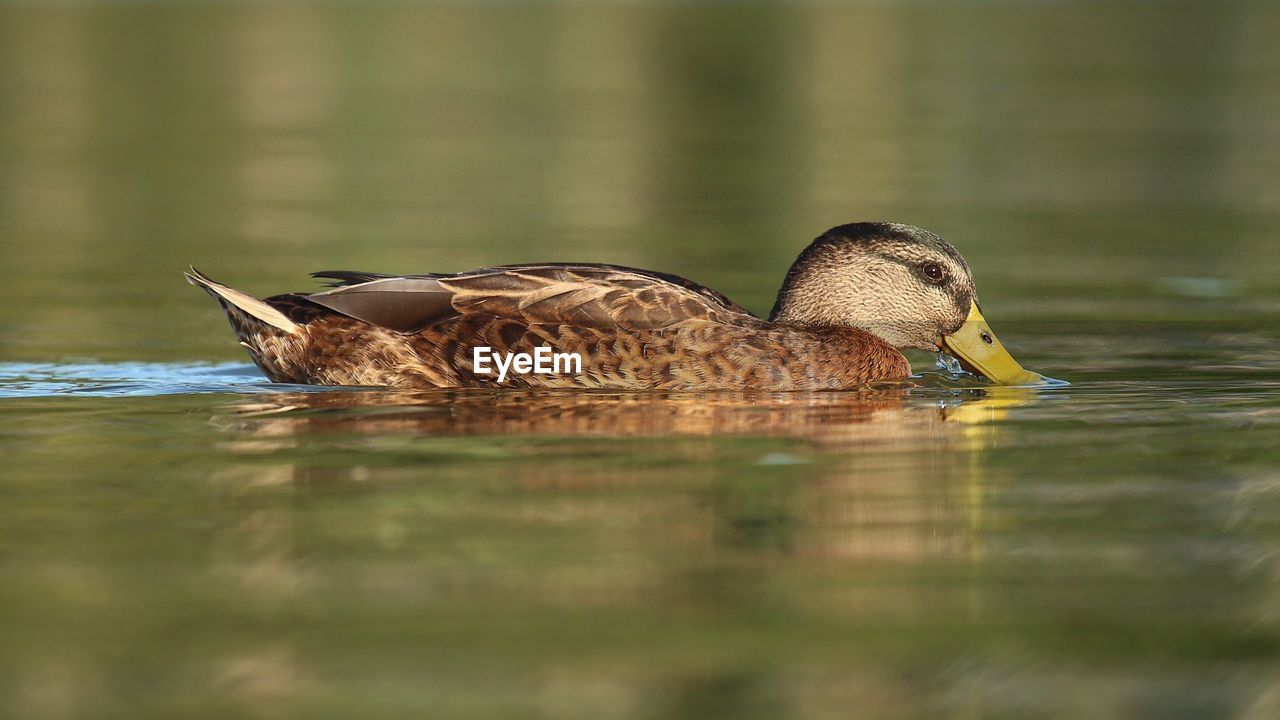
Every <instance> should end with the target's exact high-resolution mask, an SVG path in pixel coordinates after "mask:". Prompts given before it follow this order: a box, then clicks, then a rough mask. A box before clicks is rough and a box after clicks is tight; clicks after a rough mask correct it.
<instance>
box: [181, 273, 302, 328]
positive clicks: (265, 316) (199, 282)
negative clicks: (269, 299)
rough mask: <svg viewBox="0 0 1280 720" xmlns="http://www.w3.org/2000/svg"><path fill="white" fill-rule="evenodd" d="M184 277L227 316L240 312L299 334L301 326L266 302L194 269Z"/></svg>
mask: <svg viewBox="0 0 1280 720" xmlns="http://www.w3.org/2000/svg"><path fill="white" fill-rule="evenodd" d="M183 275H185V276H186V277H187V282H189V283H191V284H192V285H195V286H196V287H198V288H201V289H203V290H204V291H205V292H207V293H209V295H211V296H213V299H214V300H217V301H218V304H219V305H221V306H222V309H223V310H226V311H227V314H229V315H230V314H234V313H236V312H237V311H238V312H239V313H241V314H243V315H248V316H249V317H252V318H256V319H257V320H260V321H261V322H264V323H266V324H268V325H270V326H272V327H274V328H276V329H278V330H283V331H284V332H287V333H289V334H297V332H298V328H299V325H298V324H297V323H295V322H294V321H292V320H290V319H289V318H287V317H285V315H284V313H282V312H280V311H279V310H277V309H275V308H273V307H271V306H270V305H268V304H267V303H266V302H263V301H262V300H259V299H257V298H255V297H252V296H250V295H246V294H244V293H242V292H240V291H239V290H236V289H234V288H229V287H227V286H226V285H223V284H222V283H220V282H218V281H216V280H213V279H212V278H210V277H209V276H207V275H205V274H204V273H202V272H200V271H199V270H197V269H195V268H194V267H192V268H191V269H190V270H188V271H187V272H185V273H183ZM233 320H234V318H233Z"/></svg>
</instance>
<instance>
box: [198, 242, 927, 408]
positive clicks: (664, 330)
mask: <svg viewBox="0 0 1280 720" xmlns="http://www.w3.org/2000/svg"><path fill="white" fill-rule="evenodd" d="M316 275H317V276H318V277H324V278H328V279H331V280H336V281H337V283H338V286H337V287H335V288H333V289H331V290H328V291H325V292H322V293H316V294H309V295H308V294H288V295H279V296H275V297H272V298H268V299H267V300H266V301H256V302H265V304H266V305H268V306H269V307H270V308H271V309H273V310H275V311H276V312H278V313H279V314H280V315H281V316H283V317H285V318H287V319H288V324H289V325H292V327H289V326H288V325H286V324H285V323H282V322H279V321H276V322H271V321H270V320H271V319H272V318H267V319H266V320H264V318H263V317H259V316H260V315H263V314H264V313H263V312H262V311H261V310H259V311H258V312H257V313H256V314H255V312H253V311H252V310H253V308H249V309H246V308H242V307H240V306H239V304H238V303H237V302H236V298H235V297H234V296H233V297H232V298H228V297H227V295H226V293H223V292H220V291H219V290H218V289H219V288H222V289H224V290H229V289H227V288H226V287H225V286H222V285H219V284H217V283H214V282H213V281H211V280H209V279H208V278H206V277H204V276H202V275H199V274H198V273H195V274H193V275H191V276H190V277H191V279H192V281H193V282H194V283H196V284H199V285H201V286H203V287H205V289H206V290H209V291H210V293H211V294H213V295H214V296H215V297H216V298H218V299H219V301H220V302H221V303H222V304H223V306H224V308H226V309H227V311H228V316H229V317H230V318H231V322H232V325H233V327H234V328H235V329H236V332H237V334H238V335H240V338H241V341H242V344H243V345H245V347H246V348H248V349H249V351H250V354H251V355H252V356H253V358H254V360H255V362H257V363H258V365H259V366H260V367H261V368H262V369H263V371H264V372H265V373H266V374H267V375H268V376H269V377H271V378H272V379H273V380H277V381H281V382H295V383H308V384H323V385H374V386H389V387H412V388H441V387H530V388H532V387H546V388H608V389H621V390H718V389H747V388H758V389H766V390H811V389H838V388H847V387H853V386H857V385H860V384H865V383H868V382H872V381H876V380H893V379H900V378H904V377H906V376H907V375H908V374H909V373H910V367H909V365H908V364H907V363H906V360H905V358H903V357H902V355H901V353H899V352H898V351H897V350H895V349H894V348H892V347H890V346H888V345H887V344H885V343H884V342H883V341H881V340H879V339H878V338H876V337H875V336H873V335H871V334H870V333H867V332H864V331H862V330H857V329H849V328H800V327H789V326H781V325H773V324H770V323H767V322H765V321H764V320H761V319H760V318H757V317H755V316H753V315H751V314H750V313H749V312H747V311H746V310H745V309H743V308H742V307H740V306H738V305H737V304H735V303H733V302H732V301H730V300H729V299H728V298H727V297H725V296H724V295H722V294H720V293H718V292H716V291H714V290H712V289H710V288H707V287H705V286H702V285H699V284H697V283H693V282H691V281H689V280H686V279H684V278H681V277H678V276H674V275H667V274H663V273H655V272H651V271H644V270H636V269H633V268H625V267H619V266H611V265H567V264H542V265H517V266H504V267H496V268H484V269H481V270H476V271H471V272H466V273H458V274H454V275H436V274H428V275H412V276H386V275H378V274H372V273H359V272H347V271H329V272H324V273H317V274H316ZM231 292H233V293H234V292H235V291H231ZM237 295H243V294H242V293H237ZM228 300H230V302H228Z"/></svg>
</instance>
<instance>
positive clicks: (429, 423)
mask: <svg viewBox="0 0 1280 720" xmlns="http://www.w3.org/2000/svg"><path fill="white" fill-rule="evenodd" d="M1034 401H1035V395H1034V392H1033V391H1030V390H1026V389H1023V388H991V389H984V390H980V391H979V390H972V391H957V392H956V393H955V394H950V395H947V396H940V395H936V394H935V395H932V396H925V397H921V396H918V395H916V396H913V395H912V393H911V387H910V386H905V385H886V386H881V387H872V388H867V389H863V390H859V391H852V392H818V393H609V392H581V391H574V392H556V391H507V392H485V391H448V390H440V391H424V392H402V391H377V390H340V391H329V392H283V393H271V394H264V395H260V396H257V397H255V398H253V399H250V400H247V401H244V402H239V403H236V404H233V405H231V406H230V408H229V413H228V414H227V415H226V416H224V417H223V418H222V419H223V420H225V421H227V422H228V423H229V424H231V425H232V426H234V427H235V428H236V429H238V430H240V431H242V432H246V433H248V434H249V435H250V436H251V437H253V438H257V439H267V438H285V437H289V436H295V435H297V436H302V435H307V434H314V433H358V434H382V433H414V434H420V435H433V436H435V435H439V436H476V435H517V436H561V437H617V438H634V437H681V436H683V437H720V436H760V437H788V438H797V439H804V440H808V441H812V442H815V443H821V444H842V443H853V444H857V443H870V444H884V443H892V442H894V441H910V442H917V443H919V442H930V441H932V440H959V441H961V442H970V441H972V440H974V439H975V438H977V437H978V436H980V435H981V434H982V433H974V432H966V430H972V429H974V428H977V427H980V426H983V425H986V424H989V423H991V422H993V421H998V420H1001V419H1003V418H1004V417H1005V416H1006V415H1007V413H1008V410H1009V408H1012V407H1017V406H1021V405H1027V404H1030V403H1032V402H1034Z"/></svg>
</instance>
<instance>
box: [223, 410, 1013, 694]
mask: <svg viewBox="0 0 1280 720" xmlns="http://www.w3.org/2000/svg"><path fill="white" fill-rule="evenodd" d="M1034 402H1036V396H1035V394H1034V392H1031V391H1028V392H1018V391H1016V390H1013V389H998V390H996V391H994V392H993V391H990V390H985V389H984V390H970V389H960V390H952V389H945V388H944V389H939V388H937V387H931V388H918V387H915V388H913V387H906V386H884V387H875V388H868V389H866V390H863V391H859V392H843V393H811V394H796V393H779V394H769V393H763V394H750V395H743V394H737V395H735V394H726V393H713V394H670V395H655V394H618V393H554V392H536V393H484V392H442V391H435V392H423V393H413V394H406V393H402V392H382V391H321V392H284V393H271V394H263V395H260V396H257V397H254V398H251V399H248V400H245V401H243V402H238V403H235V404H233V405H230V406H229V407H228V408H227V409H226V410H225V411H224V412H223V413H222V414H221V415H220V416H219V418H218V420H219V422H220V423H221V424H222V425H223V426H224V427H225V429H226V431H227V432H226V441H225V442H226V445H225V448H226V449H227V450H228V451H229V452H231V453H232V454H236V455H242V456H243V462H241V463H237V464H236V465H235V467H233V468H230V469H228V470H226V471H224V472H223V473H222V474H221V475H220V476H219V478H218V480H220V481H222V482H223V483H224V484H226V485H228V486H230V487H231V489H232V492H231V493H229V497H231V498H234V499H233V502H236V503H241V504H243V505H244V506H245V507H244V510H245V512H246V514H247V515H248V516H250V517H252V518H254V522H251V523H250V522H246V523H244V524H242V525H241V526H239V527H238V528H237V531H236V532H235V533H234V534H235V535H236V537H235V538H234V540H233V541H232V542H231V545H232V546H234V547H235V548H236V549H237V550H238V552H237V553H236V554H235V557H236V560H237V563H236V566H237V567H238V569H239V571H240V572H239V575H238V577H240V578H241V585H242V587H243V588H244V592H245V593H246V595H247V596H249V597H252V598H255V602H257V603H258V604H265V605H274V604H276V603H278V602H280V601H281V600H287V599H292V598H295V597H298V596H299V595H304V596H309V597H310V596H323V595H325V594H326V593H339V594H340V595H341V596H342V597H345V598H349V599H351V604H350V605H349V607H350V608H352V612H354V613H355V616H354V617H355V620H354V622H360V621H361V620H363V621H364V622H370V623H375V622H377V621H378V615H377V613H378V612H380V611H381V610H380V608H383V609H385V608H386V607H387V604H386V601H385V598H388V597H393V598H395V599H396V601H395V602H396V604H397V605H396V606H397V607H400V606H404V607H409V608H413V613H415V617H417V616H420V617H423V618H434V619H435V622H437V623H438V622H440V620H439V619H440V618H451V620H450V622H452V623H454V624H455V625H456V627H457V628H458V629H457V632H456V634H455V635H452V636H451V637H453V638H455V639H456V644H451V645H449V648H448V649H449V652H452V653H459V654H462V655H465V654H466V653H467V652H469V650H468V648H469V647H471V645H473V644H474V645H478V646H482V647H489V648H493V647H497V648H499V651H502V652H505V650H503V648H506V646H505V645H504V643H505V642H506V640H504V638H503V636H501V634H500V631H498V630H494V629H493V628H491V627H490V625H489V623H490V622H491V617H493V616H500V615H509V616H511V617H519V618H523V619H524V620H525V621H526V622H527V623H528V624H529V626H530V627H546V628H547V629H546V631H545V635H538V636H536V637H534V641H535V642H544V643H545V646H546V648H547V652H548V653H549V654H550V655H551V657H547V658H540V659H539V660H538V663H539V664H538V666H537V667H536V668H535V667H529V668H521V672H527V673H528V675H527V678H528V679H529V681H530V682H531V683H532V686H534V687H542V688H544V691H543V694H542V695H541V696H540V697H543V699H544V701H545V702H547V703H548V704H550V705H551V706H554V708H555V709H560V706H559V705H558V703H560V702H562V701H563V702H570V701H571V698H572V700H573V701H576V700H577V699H578V695H577V694H568V695H565V694H562V693H559V692H557V691H556V688H558V687H560V684H562V683H563V682H564V679H565V678H572V679H573V686H574V687H575V688H576V687H579V686H581V684H582V683H583V682H587V681H590V680H592V679H593V678H595V679H597V680H598V679H599V678H598V668H596V667H594V666H592V665H590V664H589V663H587V664H584V663H582V662H579V661H578V660H577V659H576V657H575V656H566V655H557V654H556V650H555V648H556V647H558V645H557V643H558V642H559V638H560V633H561V632H562V630H563V628H562V626H561V625H560V624H559V623H560V622H561V621H562V619H563V618H564V617H570V616H566V615H565V614H564V613H565V611H569V612H572V613H578V612H582V613H585V614H586V615H592V616H594V615H593V614H598V615H599V616H600V617H604V618H609V619H610V622H613V623H616V624H617V625H618V627H619V628H620V629H619V630H617V631H616V632H618V633H623V634H624V635H625V634H626V633H628V632H635V633H636V634H634V635H625V636H626V637H628V638H630V640H628V642H627V643H625V644H623V645H619V646H618V647H617V648H616V649H615V648H613V647H612V646H610V645H609V643H610V642H612V641H611V640H610V639H609V638H610V637H613V635H611V632H614V631H611V630H608V629H601V630H600V632H601V635H600V639H599V643H600V646H598V647H596V646H594V645H592V647H596V650H597V651H598V652H600V653H604V654H606V656H607V655H608V654H609V653H611V652H615V651H616V652H619V653H621V656H620V657H623V658H631V659H635V658H646V659H648V660H646V662H647V661H649V660H651V661H653V662H654V663H655V666H654V667H653V668H651V669H650V671H649V672H648V674H644V675H643V676H642V677H632V676H626V675H623V676H619V677H618V678H616V679H617V680H618V682H619V685H618V687H617V688H614V689H615V690H616V691H617V692H619V693H622V694H623V695H630V694H634V695H635V696H637V697H639V696H641V695H643V696H645V697H656V698H661V701H662V702H664V703H666V705H665V706H664V707H666V708H667V709H669V710H671V711H672V712H671V713H670V714H672V715H673V716H676V715H689V714H692V713H694V711H695V710H697V709H699V708H701V709H708V708H711V709H723V710H725V711H726V712H725V713H722V714H738V713H736V710H738V709H741V708H742V707H762V708H767V709H768V710H769V711H770V712H769V714H770V715H774V714H777V715H785V714H788V712H787V711H789V710H790V711H795V710H796V709H806V710H807V709H810V708H813V707H815V706H819V709H824V710H831V709H834V708H841V707H845V706H846V704H847V702H848V701H850V700H851V698H850V697H848V696H847V693H846V691H845V690H842V688H847V687H849V686H850V683H854V684H855V685H856V686H857V687H858V688H861V689H862V690H860V691H859V693H861V694H860V695H859V697H861V698H864V699H865V697H867V696H870V697H874V699H875V702H876V703H877V704H879V705H880V706H881V707H884V708H900V709H905V708H909V707H911V705H912V702H913V698H914V697H915V695H916V693H917V692H918V691H919V688H917V687H915V686H914V685H913V684H912V682H910V681H909V680H904V679H903V678H901V677H898V676H897V675H895V674H894V673H892V672H887V671H881V670H879V669H877V668H876V667H875V666H874V664H866V663H862V662H859V661H857V659H856V657H854V658H844V653H845V652H846V651H847V648H854V647H856V646H857V645H858V643H859V642H860V639H862V638H863V637H864V635H871V636H873V635H874V631H873V630H867V629H866V628H875V627H876V626H877V625H879V624H880V623H883V622H896V623H900V624H905V626H907V627H911V626H914V625H916V624H918V625H920V626H921V627H925V626H929V625H931V624H932V623H937V622H942V623H948V624H965V623H973V622H980V621H981V620H982V615H983V613H984V612H985V608H986V607H987V605H988V604H989V598H987V597H986V595H987V591H988V588H987V587H986V586H984V585H983V584H982V583H981V581H980V577H981V573H976V572H970V570H972V569H973V568H974V567H975V566H977V565H980V564H981V563H982V562H983V561H984V553H983V550H982V543H983V537H984V533H983V527H984V524H985V521H984V506H985V504H986V503H985V500H984V498H985V494H986V492H987V488H988V487H989V486H990V485H991V484H992V483H997V484H998V483H1000V482H1001V478H1000V476H999V475H998V473H995V472H993V471H992V470H991V469H990V468H989V467H988V466H987V463H986V462H985V461H984V459H983V458H984V455H985V453H986V451H987V449H988V448H991V447H993V446H995V445H997V444H998V443H999V442H1000V441H1001V439H1002V425H1003V422H1002V421H1003V420H1005V419H1006V418H1007V417H1008V415H1009V414H1010V412H1011V411H1012V410H1013V409H1014V408H1016V407H1018V406H1023V405H1029V404H1031V403H1034ZM583 439H586V442H582V440H583ZM484 452H493V453H496V454H492V455H485V454H483V453H484ZM357 486H358V487H359V488H360V491H359V492H356V493H350V492H349V490H348V488H354V487H357ZM286 488H297V489H298V490H299V492H298V493H297V494H293V495H290V497H293V498H297V499H298V501H297V502H265V501H264V498H275V497H278V496H279V493H280V491H281V490H282V489H286ZM332 493H338V494H340V496H341V497H342V498H343V500H342V502H341V503H328V502H326V501H325V498H327V497H333V495H332ZM313 501H314V502H313ZM317 513H323V514H324V516H325V517H332V518H333V523H332V524H330V523H328V522H320V521H318V520H317V519H316V515H317ZM335 537H341V538H345V540H344V542H345V543H349V545H348V547H352V548H356V550H354V551H353V552H359V553H360V554H359V557H361V558H363V560H362V563H361V564H359V565H355V566H352V565H349V564H345V563H341V562H331V561H329V560H327V559H326V557H327V555H326V553H323V552H321V553H317V552H316V551H315V548H317V547H328V546H329V543H332V542H333V541H334V538H335ZM282 553H283V557H282ZM290 558H291V559H292V564H293V565H296V567H292V568H291V567H290V561H289V559H290ZM308 559H309V560H308ZM939 567H952V568H962V570H959V571H957V572H953V573H951V574H950V575H948V576H947V578H948V579H947V580H946V581H944V582H935V581H932V580H931V579H930V578H931V574H930V573H932V572H934V571H936V569H937V568H939ZM268 579H270V581H268ZM442 588H447V590H448V591H447V592H443V591H442ZM475 605H479V606H483V607H487V608H490V609H491V610H492V615H489V614H480V615H477V614H475V613H474V612H473V610H472V606H475ZM637 610H640V611H641V612H639V614H634V613H636V611H637ZM365 612H367V613H368V614H367V615H365V614H362V613H365ZM645 617H648V618H655V619H656V620H655V621H656V622H659V623H660V625H659V626H657V627H653V628H649V629H648V630H645V631H643V632H641V631H640V630H639V628H641V627H642V625H637V623H643V622H646V621H645V620H643V619H636V618H645ZM699 618H705V619H707V620H706V623H705V624H703V623H702V621H700V620H698V619H699ZM712 619H714V620H712ZM668 621H670V622H674V623H676V624H677V625H678V626H681V627H684V628H685V630H684V632H688V633H692V634H694V635H695V636H700V637H701V639H702V641H705V642H706V643H708V646H709V647H715V646H717V643H718V642H721V641H724V640H725V639H726V637H732V638H735V642H740V643H742V647H744V648H747V650H746V651H745V652H746V656H744V657H742V658H740V660H741V662H737V661H735V662H729V663H725V664H724V667H718V666H715V664H714V663H713V664H712V666H709V667H707V668H699V667H693V668H691V667H686V666H683V665H681V664H680V663H679V662H675V663H674V664H673V666H672V667H671V668H670V669H669V670H660V669H658V665H663V666H665V662H664V661H661V660H660V658H661V657H663V653H665V652H667V651H668V649H667V648H666V646H664V644H663V643H664V642H666V641H667V640H670V637H669V635H668V634H667V633H666V631H665V630H664V629H663V628H664V626H662V625H661V623H665V622H668ZM681 623H684V624H683V625H680V624H681ZM406 627H409V628H410V630H407V631H406V632H409V633H411V634H414V635H413V637H415V638H417V639H418V640H420V641H421V642H422V643H423V644H424V645H438V644H440V643H441V642H446V643H453V642H455V641H454V640H449V639H448V638H445V639H442V638H441V637H440V636H437V635H435V634H433V632H432V630H431V628H432V627H434V626H433V625H431V624H424V625H423V626H422V627H421V628H417V627H416V626H412V625H409V626H406ZM415 633H416V634H415ZM650 638H652V640H650ZM664 638H665V639H664ZM815 638H829V640H823V641H821V642H818V641H816V640H815ZM528 639H529V638H526V640H528ZM511 642H517V641H516V640H512V641H511ZM521 642H523V641H521ZM583 642H587V643H591V642H593V641H590V640H584V641H583ZM815 648H824V649H825V650H824V651H825V652H828V653H831V657H840V658H844V659H842V660H840V661H839V662H837V663H835V665H833V666H832V667H829V668H826V670H823V668H821V667H819V668H817V669H816V670H815V671H814V672H817V673H818V674H817V675H815V676H813V677H810V676H809V674H802V675H801V676H796V677H793V676H792V675H789V674H788V673H787V672H784V671H783V669H782V668H780V667H779V666H778V665H777V664H776V663H777V659H776V658H777V657H804V656H806V655H807V654H808V653H810V652H813V651H814V650H815ZM507 649H509V650H511V652H512V653H513V656H518V653H517V652H515V650H514V649H513V648H507ZM272 650H273V649H272V648H267V649H265V650H264V652H263V655H262V657H264V658H271V659H277V660H278V659H279V658H280V656H279V655H276V654H272V652H270V651H272ZM588 654H589V653H588ZM285 660H287V657H286V658H285ZM285 660H278V661H277V662H276V663H275V665H273V668H276V669H277V670H279V672H280V675H281V677H284V678H288V679H289V680H290V682H293V683H295V685H288V684H287V683H286V684H285V685H286V687H295V686H296V687H306V683H307V682H308V678H309V676H310V675H314V674H315V673H314V671H310V670H309V669H308V668H307V667H305V666H304V667H297V668H295V667H292V666H291V665H290V663H289V662H287V661H285ZM246 662H248V661H246ZM304 665H305V664H304ZM695 665H696V663H695ZM236 667H239V666H236ZM824 673H826V674H824ZM606 679H608V678H606ZM609 687H612V686H609ZM760 688H773V689H774V690H771V691H770V692H767V693H765V695H763V696H762V695H761V694H760V690H759V689H760ZM611 692H612V691H611ZM730 710H732V711H735V712H732V713H730V712H728V711H730ZM775 711H776V712H775ZM710 714H716V713H710ZM819 714H821V713H819Z"/></svg>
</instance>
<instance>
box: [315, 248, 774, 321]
mask: <svg viewBox="0 0 1280 720" xmlns="http://www.w3.org/2000/svg"><path fill="white" fill-rule="evenodd" d="M316 275H317V277H325V278H329V279H333V280H337V281H339V282H341V283H344V284H342V285H340V286H339V287H336V288H334V289H332V290H327V291H325V292H321V293H316V294H314V295H308V296H306V298H307V300H309V301H311V302H314V303H316V304H317V305H321V306H323V307H326V308H328V309H330V310H333V311H334V312H338V313H341V314H343V315H347V316H350V317H353V318H356V319H358V320H363V321H365V322H368V323H373V324H375V325H380V326H383V327H386V328H390V329H392V330H395V331H397V332H401V333H412V332H418V331H419V330H422V329H423V328H426V327H430V326H432V325H434V324H437V323H439V322H443V321H445V320H448V319H450V318H455V317H461V316H464V315H472V314H483V315H490V316H494V317H502V318H509V319H512V320H519V321H521V322H524V323H525V324H528V325H547V324H556V325H575V326H578V327H589V328H597V329H615V328H616V329H629V330H653V329H658V328H663V327H669V326H672V325H676V324H679V323H682V322H687V321H690V320H702V321H707V322H715V323H723V324H727V325H738V326H741V325H751V324H757V323H760V322H762V321H761V320H760V319H759V318H756V317H755V316H753V315H751V313H749V312H747V311H746V310H745V309H743V308H742V307H741V306H739V305H737V304H736V303H734V302H733V301H731V300H729V299H728V298H727V297H725V296H724V295H722V294H721V293H718V292H716V291H715V290H712V289H710V288H708V287H705V286H703V285H699V284H697V283H694V282H692V281H690V280H686V279H685V278H682V277H679V276H676V275H668V274H666V273H656V272H651V271H648V270H637V269H634V268H627V267H621V266H617V265H559V264H546V265H507V266H502V267H493V268H483V269H480V270H472V271H470V272H464V273H458V274H455V275H407V276H381V275H375V274H372V273H354V272H346V271H326V272H324V273H317V274H316Z"/></svg>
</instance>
